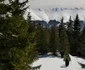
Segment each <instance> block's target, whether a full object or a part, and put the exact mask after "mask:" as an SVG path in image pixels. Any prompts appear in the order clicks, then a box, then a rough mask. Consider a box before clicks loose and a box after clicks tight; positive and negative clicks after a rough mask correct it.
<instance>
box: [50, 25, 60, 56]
mask: <svg viewBox="0 0 85 70" xmlns="http://www.w3.org/2000/svg"><path fill="white" fill-rule="evenodd" d="M59 45H60V43H59V35H58V32H57V28H56V27H55V26H52V27H51V30H50V51H51V52H52V53H53V54H54V55H56V51H57V50H59Z"/></svg>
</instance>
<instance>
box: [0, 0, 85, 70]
mask: <svg viewBox="0 0 85 70" xmlns="http://www.w3.org/2000/svg"><path fill="white" fill-rule="evenodd" d="M3 1H4V0H0V69H1V70H27V69H28V70H29V68H30V66H29V65H30V64H31V63H32V62H33V61H34V60H36V59H38V55H39V54H42V55H43V54H47V53H48V52H52V53H53V55H56V51H57V50H58V51H60V52H63V53H64V54H67V53H70V54H71V55H76V56H79V57H85V27H84V28H83V29H82V30H81V27H80V22H79V21H80V20H79V17H78V14H77V15H76V17H75V20H74V21H72V19H71V17H69V22H68V23H67V24H68V25H67V27H65V25H64V22H63V20H64V18H63V17H62V18H61V21H60V25H59V27H57V26H54V25H53V26H51V27H46V26H43V24H41V23H40V22H37V23H33V22H32V20H31V16H30V12H29V13H28V19H27V20H25V19H24V18H23V14H24V12H25V11H26V9H27V8H29V6H27V7H26V6H25V5H26V3H27V2H28V0H26V1H24V2H22V3H20V2H19V0H15V1H12V0H9V3H10V4H5V3H4V2H3Z"/></svg>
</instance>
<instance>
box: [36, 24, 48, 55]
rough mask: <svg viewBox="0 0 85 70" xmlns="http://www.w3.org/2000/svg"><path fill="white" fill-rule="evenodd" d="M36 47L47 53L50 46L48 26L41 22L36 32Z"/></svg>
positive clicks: (39, 50) (42, 52) (40, 51)
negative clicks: (44, 26) (45, 26)
mask: <svg viewBox="0 0 85 70" xmlns="http://www.w3.org/2000/svg"><path fill="white" fill-rule="evenodd" d="M36 43H37V44H36V47H37V50H38V52H39V53H41V54H46V53H47V52H48V46H49V32H48V29H47V28H43V26H42V25H41V24H38V27H37V32H36Z"/></svg>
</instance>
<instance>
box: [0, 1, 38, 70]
mask: <svg viewBox="0 0 85 70" xmlns="http://www.w3.org/2000/svg"><path fill="white" fill-rule="evenodd" d="M10 1H11V0H10ZM17 2H18V0H15V1H14V2H10V3H11V4H10V5H8V6H7V7H5V4H3V5H2V4H0V5H1V6H0V10H2V6H3V10H2V11H4V13H2V12H1V11H0V14H1V15H6V13H7V12H8V11H9V12H11V13H12V16H11V17H9V16H5V17H3V16H0V69H2V70H7V69H8V70H27V69H28V67H29V64H31V63H32V62H33V61H34V59H35V57H36V53H37V52H36V48H35V45H36V42H35V41H34V37H35V31H32V32H29V25H28V24H29V22H27V21H26V20H24V18H23V17H22V15H23V13H22V12H21V10H20V8H21V7H19V2H18V3H17ZM20 4H21V3H20ZM25 4H26V2H23V5H22V6H23V7H24V5H25ZM10 7H12V9H10ZM17 7H18V8H17ZM6 9H8V10H6ZM10 10H11V11H10ZM19 10H20V11H19ZM22 10H23V11H24V9H22Z"/></svg>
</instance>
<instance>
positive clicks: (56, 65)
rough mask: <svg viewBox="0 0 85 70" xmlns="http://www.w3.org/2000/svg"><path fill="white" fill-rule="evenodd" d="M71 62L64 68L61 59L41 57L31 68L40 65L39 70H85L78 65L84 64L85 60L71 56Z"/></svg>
mask: <svg viewBox="0 0 85 70" xmlns="http://www.w3.org/2000/svg"><path fill="white" fill-rule="evenodd" d="M70 57H71V61H70V64H69V66H68V67H65V64H64V61H63V58H59V57H54V56H46V55H45V56H42V57H40V58H39V59H38V60H36V61H35V62H34V63H33V64H32V67H35V66H38V65H41V68H40V70H85V69H84V68H82V67H81V66H80V65H79V63H83V64H85V60H84V59H82V58H78V57H74V56H71V55H70ZM78 62H79V63H78Z"/></svg>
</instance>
